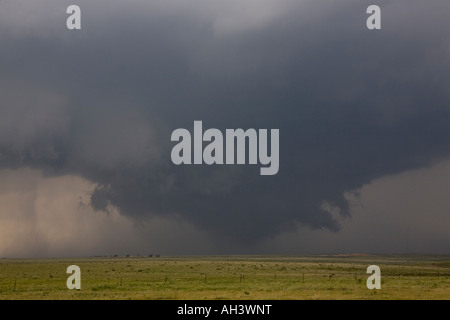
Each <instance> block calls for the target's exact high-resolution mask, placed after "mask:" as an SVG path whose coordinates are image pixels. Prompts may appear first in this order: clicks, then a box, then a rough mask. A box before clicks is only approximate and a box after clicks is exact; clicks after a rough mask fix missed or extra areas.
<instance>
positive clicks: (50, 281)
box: [0, 255, 450, 300]
mask: <svg viewBox="0 0 450 320" xmlns="http://www.w3.org/2000/svg"><path fill="white" fill-rule="evenodd" d="M72 264H75V265H78V266H79V267H80V268H81V290H69V289H67V287H66V280H67V277H68V276H69V275H68V274H66V269H67V267H68V266H69V265H72ZM371 264H375V265H378V266H379V267H380V268H381V279H382V287H381V289H380V290H369V289H367V287H366V280H367V278H368V276H369V274H366V269H367V267H368V266H369V265H371ZM0 299H46V300H50V299H87V300H90V299H167V300H168V299H183V300H184V299H195V300H196V299H264V300H278V299H283V300H287V299H295V300H298V299H446V300H448V299H450V256H432V255H429V256H422V255H329V256H325V255H322V256H319V255H314V256H188V257H159V258H155V257H152V258H138V257H131V258H117V257H116V258H107V257H103V258H99V257H97V258H80V259H72V258H71V259H33V260H31V259H0Z"/></svg>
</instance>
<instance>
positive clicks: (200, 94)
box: [0, 0, 450, 252]
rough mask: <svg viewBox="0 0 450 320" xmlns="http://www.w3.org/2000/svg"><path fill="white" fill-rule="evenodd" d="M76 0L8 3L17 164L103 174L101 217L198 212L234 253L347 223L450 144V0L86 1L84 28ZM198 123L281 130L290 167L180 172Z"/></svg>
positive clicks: (49, 172) (8, 74)
mask: <svg viewBox="0 0 450 320" xmlns="http://www.w3.org/2000/svg"><path fill="white" fill-rule="evenodd" d="M71 2H72V1H54V0H45V1H40V2H36V1H26V0H16V1H8V0H5V1H2V2H0V46H1V48H2V50H0V166H1V168H2V169H5V170H6V169H21V168H28V167H30V168H33V169H34V170H41V171H42V172H43V174H44V175H45V177H49V178H51V177H60V176H67V175H69V176H75V177H79V178H80V179H85V180H86V181H90V182H91V183H92V186H93V187H92V188H91V194H90V199H89V201H88V202H89V205H90V206H91V207H92V209H93V211H92V214H95V212H96V211H103V212H106V211H107V210H108V208H110V207H114V208H117V210H118V211H119V212H120V214H121V215H124V216H126V219H131V220H132V221H134V222H135V223H137V224H145V223H147V221H148V220H149V219H155V218H158V219H165V218H168V217H180V219H182V220H183V221H187V222H188V223H190V224H192V225H194V226H196V228H198V229H199V230H202V232H205V233H207V234H208V235H209V236H210V237H211V238H212V239H213V241H214V243H216V245H217V248H218V249H217V250H218V252H221V249H220V248H227V250H231V251H233V246H234V248H239V247H241V246H247V245H248V246H255V245H257V244H258V243H260V242H261V241H267V239H270V238H272V237H276V236H278V235H280V234H281V233H283V232H293V231H295V230H297V228H298V226H301V228H308V229H312V230H316V229H322V230H329V231H331V232H336V233H339V232H342V231H340V230H341V229H342V226H343V225H342V221H343V220H342V218H346V219H347V218H348V219H351V215H352V208H351V202H349V201H348V198H346V197H345V196H344V195H345V194H346V193H347V192H352V191H358V190H360V189H361V188H362V187H363V186H364V185H367V184H369V183H371V181H373V180H374V179H377V178H381V177H384V176H388V175H394V174H398V173H401V172H405V171H408V170H413V169H418V168H423V167H427V166H430V165H431V164H433V163H436V161H441V160H445V159H447V158H448V156H449V154H450V93H449V92H450V91H449V90H448V88H449V87H450V72H449V71H450V69H449V68H450V20H449V19H448V17H450V7H449V6H448V3H447V1H446V0H431V1H427V2H426V3H425V2H423V1H418V0H413V1H405V0H394V1H378V3H373V1H359V0H358V1H357V0H344V1H328V0H326V1H307V0H305V1H290V0H282V1H272V0H264V1H256V0H249V1H214V2H211V1H206V0H194V1H157V0H155V1H143V0H142V1H141V0H134V1H128V2H124V1H115V0H114V1H101V0H99V1H95V2H93V1H85V0H80V1H77V3H76V4H77V5H79V6H80V8H81V12H82V23H81V25H82V29H81V30H68V29H67V28H66V24H65V23H66V19H67V17H68V15H67V14H66V13H65V12H66V11H65V10H66V8H67V6H69V5H70V4H75V3H71ZM371 4H378V5H379V6H380V7H381V10H382V29H381V30H373V31H370V30H368V29H367V28H366V19H367V17H368V15H367V14H366V9H367V7H368V6H369V5H371ZM195 120H201V121H203V126H204V128H219V129H221V130H225V129H227V128H232V129H235V128H243V129H247V128H256V129H271V128H276V129H279V130H280V170H279V172H278V174H276V175H274V176H260V175H259V166H250V165H223V166H214V165H213V166H206V165H190V166H183V165H181V166H176V165H174V164H172V162H171V161H170V151H171V148H172V147H173V145H174V143H172V142H171V141H170V135H171V133H172V131H173V130H175V129H177V128H186V129H188V130H192V128H193V122H194V121H195ZM406 214H407V213H406V212H405V215H406ZM447 240H448V238H447ZM230 243H231V244H230ZM230 246H231V247H230ZM230 248H231V249H230Z"/></svg>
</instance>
